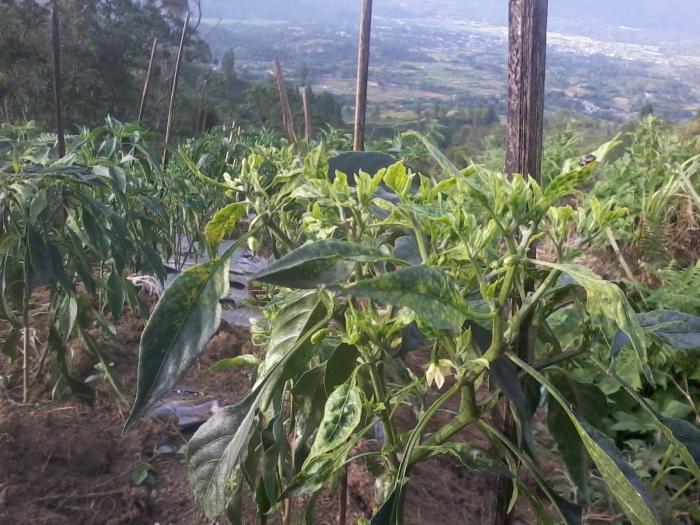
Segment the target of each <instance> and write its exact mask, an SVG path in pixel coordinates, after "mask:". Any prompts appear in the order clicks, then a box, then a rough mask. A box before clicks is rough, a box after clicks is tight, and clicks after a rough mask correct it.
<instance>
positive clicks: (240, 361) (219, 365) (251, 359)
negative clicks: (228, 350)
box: [209, 354, 260, 372]
mask: <svg viewBox="0 0 700 525" xmlns="http://www.w3.org/2000/svg"><path fill="white" fill-rule="evenodd" d="M259 364H260V361H259V360H258V358H257V357H255V356H254V355H252V354H243V355H238V356H236V357H226V358H224V359H220V360H219V361H217V362H216V363H214V364H213V365H211V366H210V367H209V371H210V372H221V371H222V370H228V369H229V368H235V367H237V366H258V365H259Z"/></svg>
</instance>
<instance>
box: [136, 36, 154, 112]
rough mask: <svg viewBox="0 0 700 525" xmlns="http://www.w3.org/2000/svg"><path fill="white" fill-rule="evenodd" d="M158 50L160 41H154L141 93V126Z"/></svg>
mask: <svg viewBox="0 0 700 525" xmlns="http://www.w3.org/2000/svg"><path fill="white" fill-rule="evenodd" d="M157 48H158V39H157V38H154V39H153V45H152V46H151V58H150V59H149V60H148V70H147V71H146V80H144V82H143V92H142V93H141V104H139V116H138V118H137V119H136V122H138V123H139V124H141V121H142V120H143V112H144V110H145V109H146V98H147V97H148V88H149V87H150V84H151V73H152V72H153V62H154V61H155V59H156V49H157Z"/></svg>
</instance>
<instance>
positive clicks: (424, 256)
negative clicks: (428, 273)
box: [411, 214, 430, 264]
mask: <svg viewBox="0 0 700 525" xmlns="http://www.w3.org/2000/svg"><path fill="white" fill-rule="evenodd" d="M411 223H412V224H413V229H414V230H415V233H416V243H417V244H418V252H419V253H420V258H421V260H422V261H423V264H427V263H428V260H429V259H430V256H429V255H428V249H427V247H426V245H425V236H424V235H423V232H422V231H421V229H420V225H419V224H418V220H417V219H416V217H415V215H413V214H411Z"/></svg>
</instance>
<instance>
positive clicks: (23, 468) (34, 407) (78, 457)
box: [0, 301, 534, 525]
mask: <svg viewBox="0 0 700 525" xmlns="http://www.w3.org/2000/svg"><path fill="white" fill-rule="evenodd" d="M38 302H40V301H38ZM37 319H38V323H37V324H38V325H40V324H41V317H40V316H39V317H37ZM0 323H1V322H0ZM142 329H143V321H141V320H140V319H138V318H136V317H134V316H133V315H131V314H126V315H125V316H124V317H123V318H122V319H121V321H120V323H119V325H118V337H117V341H119V342H115V341H114V340H110V339H106V338H105V337H103V336H101V335H98V332H97V331H95V333H94V335H95V336H97V337H98V340H99V343H100V345H101V349H102V351H103V352H104V353H105V354H106V355H107V357H108V359H109V360H110V362H111V363H112V366H113V369H114V372H115V375H116V376H117V377H118V379H119V381H121V383H122V385H123V386H124V390H125V392H126V393H127V395H130V394H133V392H134V391H135V378H136V363H137V352H138V343H139V339H140V336H141V331H142ZM5 330H6V327H5V326H2V325H0V334H3V333H4V331H5ZM44 336H45V334H43V333H42V331H41V327H39V333H38V334H37V338H38V340H39V341H42V340H44ZM0 338H2V335H0ZM255 351H256V349H255V348H254V347H253V346H252V344H251V343H250V338H249V333H248V331H247V330H245V329H240V328H235V329H234V328H232V327H231V326H229V325H228V324H226V323H223V324H222V327H221V329H220V330H219V331H218V332H217V334H216V335H215V336H214V338H213V339H212V341H211V342H210V343H209V345H208V347H207V349H206V350H205V351H204V352H203V354H202V356H201V357H200V358H199V360H198V361H197V363H196V365H195V366H194V367H193V368H192V369H191V370H190V372H189V373H188V375H187V377H186V378H185V379H184V380H183V381H182V385H183V386H186V387H187V390H188V391H189V390H191V391H196V392H197V397H198V398H199V399H201V400H202V402H203V401H205V400H210V399H216V400H218V402H219V403H220V404H222V405H225V404H229V403H232V402H235V401H236V400H238V399H240V398H241V397H243V396H244V394H245V393H246V392H247V390H248V388H249V385H250V381H249V377H248V375H247V373H246V372H245V371H244V370H234V371H226V372H220V373H212V372H210V371H209V370H208V368H209V367H210V366H211V365H212V364H213V363H215V362H217V361H218V360H219V359H222V358H224V357H231V356H235V355H238V354H241V353H254V352H255ZM74 352H75V355H74V363H75V365H74V372H75V373H76V375H77V376H78V377H79V378H81V379H85V378H86V377H88V376H89V375H91V374H93V373H94V369H93V364H94V363H93V362H92V360H91V359H90V358H89V357H88V356H87V355H86V353H85V352H83V351H82V350H81V348H80V346H79V345H78V344H76V345H75V348H74ZM33 358H34V359H33V360H34V361H35V362H36V361H38V351H37V355H36V356H33ZM1 378H9V380H8V379H5V388H4V390H3V389H0V525H15V524H16V525H22V524H32V525H64V524H65V525H75V524H86V525H87V524H108V525H117V524H151V525H153V524H156V523H157V524H161V525H165V524H168V525H209V524H210V523H212V522H210V521H208V520H206V519H205V518H204V516H203V514H202V513H201V512H200V511H199V509H198V507H197V505H196V504H195V502H194V500H193V498H192V496H191V494H190V490H189V487H188V484H187V477H186V468H185V465H184V463H183V456H182V454H181V453H177V451H178V449H180V447H182V446H183V445H184V444H185V443H186V440H187V438H188V436H183V435H181V434H180V433H179V432H178V431H177V429H176V428H175V425H174V424H173V422H170V423H168V422H156V421H153V420H149V419H144V420H143V421H141V422H140V423H138V424H137V425H136V428H135V429H134V430H132V431H130V432H128V433H126V434H123V433H122V426H123V423H124V417H125V415H126V412H127V409H126V407H125V406H124V405H123V404H122V403H120V401H119V400H118V397H117V396H116V395H115V394H114V392H113V391H112V390H110V389H108V388H106V387H105V388H103V389H100V390H99V391H98V395H97V399H96V403H95V405H94V406H92V407H89V406H86V405H83V404H80V403H79V402H78V401H76V400H75V399H72V398H71V397H70V396H69V395H68V396H66V397H65V398H64V399H62V400H61V399H58V400H57V399H51V394H52V393H51V391H50V389H48V388H47V387H46V386H45V382H44V381H42V380H39V381H37V382H36V383H35V384H34V385H33V386H32V389H31V392H30V394H31V400H30V402H29V403H27V404H21V403H19V402H18V400H19V399H21V373H20V369H19V365H18V364H17V363H15V364H10V363H9V361H8V360H7V359H6V358H5V357H4V356H0V379H1ZM0 385H1V384H0ZM406 417H407V418H409V419H410V417H409V416H406ZM410 423H411V422H410V421H408V420H407V421H406V424H410ZM463 437H465V438H469V439H471V440H479V439H481V438H480V436H479V435H478V434H475V433H471V434H469V433H467V434H465V435H464V436H463ZM164 443H167V444H168V446H169V447H170V449H171V450H172V451H175V453H170V454H155V455H154V450H155V449H157V448H158V447H159V446H160V445H162V444H164ZM161 450H162V449H161ZM180 452H181V450H180ZM145 463H148V465H150V466H151V467H152V472H151V477H150V479H149V483H146V484H140V485H136V484H135V482H134V480H133V479H132V477H133V476H132V475H133V474H134V473H135V472H136V471H138V469H140V468H142V466H143V465H144V464H145ZM413 474H414V475H413V476H412V479H411V483H410V485H409V492H408V497H407V503H406V508H407V519H406V523H407V524H408V525H418V524H422V525H429V524H436V525H438V524H450V523H454V524H457V523H465V524H481V523H486V521H485V518H484V514H483V512H484V504H485V502H487V501H488V498H487V497H486V495H487V490H486V483H485V481H484V479H483V478H480V477H478V476H476V475H474V474H472V473H470V472H469V471H466V470H465V469H464V468H463V467H461V466H460V465H459V464H458V463H457V462H456V461H455V460H452V459H450V458H445V457H438V458H433V459H431V460H429V461H427V462H425V463H424V464H421V465H419V466H418V467H417V468H416V469H415V471H414V472H413ZM348 486H349V503H348V523H349V524H353V523H356V522H357V520H358V519H359V518H361V517H363V516H364V517H370V516H371V515H372V511H373V510H374V509H375V507H376V505H375V501H374V479H373V478H372V476H371V475H370V473H369V472H368V471H367V468H366V467H365V465H363V464H360V463H357V464H353V465H351V467H350V469H349V476H348ZM337 506H338V501H337V497H336V495H335V493H334V492H326V493H324V494H323V495H322V496H321V498H320V499H319V502H318V504H317V507H316V508H317V511H316V517H315V522H316V523H318V524H328V525H331V524H335V523H336V512H337V511H336V509H337ZM294 508H295V511H297V512H295V519H294V523H302V522H303V518H302V513H301V502H298V503H297V504H296V505H295V506H294ZM516 514H517V515H519V516H520V517H519V518H518V519H516V524H527V523H534V521H533V520H532V517H531V516H530V515H529V513H528V509H525V508H522V509H521V508H520V506H519V507H518V509H517V510H516ZM272 522H273V523H275V521H274V520H272ZM214 523H221V524H223V523H225V520H223V519H222V520H220V521H216V522H214ZM244 523H246V524H251V525H252V524H254V523H257V519H256V517H255V512H254V508H253V506H252V505H248V508H246V512H245V515H244Z"/></svg>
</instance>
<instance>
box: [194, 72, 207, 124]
mask: <svg viewBox="0 0 700 525" xmlns="http://www.w3.org/2000/svg"><path fill="white" fill-rule="evenodd" d="M206 96H207V79H204V81H203V82H202V93H201V95H200V97H199V105H198V106H197V115H196V117H195V122H194V136H195V137H201V136H202V133H203V132H204V120H205V118H206V117H205V115H204V107H205V105H206Z"/></svg>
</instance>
